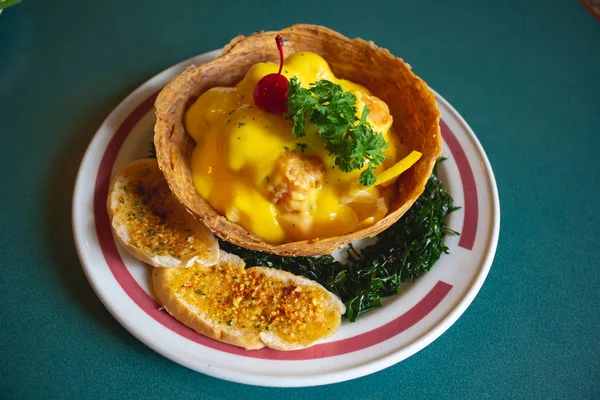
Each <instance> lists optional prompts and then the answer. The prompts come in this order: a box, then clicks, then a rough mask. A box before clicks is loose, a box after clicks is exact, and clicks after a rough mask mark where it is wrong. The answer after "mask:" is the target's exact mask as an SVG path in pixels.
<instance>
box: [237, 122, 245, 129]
mask: <svg viewBox="0 0 600 400" xmlns="http://www.w3.org/2000/svg"><path fill="white" fill-rule="evenodd" d="M244 125H246V123H245V122H241V121H240V122H238V128H241V127H242V126H244Z"/></svg>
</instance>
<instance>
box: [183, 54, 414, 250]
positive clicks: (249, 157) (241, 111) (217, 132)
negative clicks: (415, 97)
mask: <svg viewBox="0 0 600 400" xmlns="http://www.w3.org/2000/svg"><path fill="white" fill-rule="evenodd" d="M277 70H278V66H277V65H276V64H273V63H260V64H256V65H254V66H253V67H252V68H251V69H250V70H249V71H248V73H247V74H246V76H245V77H244V79H243V80H242V81H241V82H240V83H239V84H238V85H237V86H236V87H233V88H222V87H219V88H213V89H210V90H208V91H207V92H205V93H204V94H202V95H201V96H200V97H199V98H198V100H197V101H196V102H195V103H194V104H193V105H192V106H191V107H190V108H189V110H188V111H187V113H186V116H185V123H186V128H187V130H188V132H189V134H190V135H191V136H192V138H194V140H195V141H196V146H195V148H194V150H193V152H192V157H191V170H192V179H193V183H194V186H195V187H196V190H197V191H198V193H199V194H200V195H201V196H202V197H203V198H204V199H206V200H207V201H208V203H209V204H210V205H211V206H212V207H213V208H214V209H215V210H217V211H218V212H219V213H221V214H222V215H225V216H226V217H227V218H228V219H229V220H230V221H232V222H236V223H238V224H240V225H241V226H242V227H244V228H245V229H246V230H248V231H250V232H252V233H254V234H255V235H257V236H259V237H260V238H262V239H264V240H266V241H268V242H271V243H283V242H290V241H295V240H303V239H313V238H319V237H321V238H324V237H331V236H336V235H342V234H345V233H349V232H352V231H354V230H356V229H359V228H363V227H365V226H368V225H371V224H373V223H375V222H377V221H378V220H380V219H381V218H382V217H383V216H384V215H385V213H386V212H387V203H388V200H387V199H389V197H390V196H389V194H386V193H384V192H385V191H386V190H388V189H385V188H384V185H382V186H381V187H377V186H373V187H369V188H364V187H359V188H357V185H356V182H357V180H358V177H359V175H360V173H361V171H360V170H355V171H352V172H350V173H345V172H342V171H340V170H339V169H338V168H335V167H334V157H333V156H332V155H330V154H329V152H328V151H327V150H326V149H325V147H324V145H323V141H322V140H321V139H320V138H319V137H318V134H317V132H316V127H315V126H313V125H311V124H310V123H309V124H308V125H307V132H306V133H307V134H306V136H305V137H302V138H299V139H298V138H296V137H295V135H294V134H293V133H292V128H291V122H290V121H288V120H286V119H285V118H283V117H282V116H281V115H275V114H270V113H267V112H265V111H263V110H261V109H259V108H258V107H256V105H255V104H254V100H253V94H254V88H255V86H256V84H257V83H258V81H259V80H260V79H261V78H262V77H264V76H265V75H268V74H271V73H277ZM282 73H283V74H284V75H285V76H286V77H287V78H288V79H291V78H292V77H294V76H295V77H297V78H298V79H299V80H300V82H301V84H302V86H303V87H309V84H310V83H311V82H315V81H318V80H321V79H326V80H329V81H332V82H334V83H337V84H339V85H341V86H342V87H343V88H344V89H345V90H346V91H351V92H352V93H353V94H355V95H356V97H357V114H358V115H359V116H360V113H361V112H362V109H363V108H364V106H365V105H367V106H368V107H369V110H370V111H371V113H370V115H369V118H368V119H369V122H370V123H371V125H372V126H373V129H374V130H375V131H376V132H382V134H383V136H384V138H385V140H386V141H387V142H388V149H387V150H386V160H385V161H384V163H383V164H382V165H381V166H380V167H379V168H378V169H377V170H376V173H377V174H378V175H379V174H380V173H382V172H383V171H385V170H386V169H388V168H390V167H392V166H394V165H395V164H396V163H397V162H398V161H399V160H401V159H402V158H403V157H404V156H405V155H406V154H407V151H406V149H404V147H403V146H402V144H401V143H400V142H399V141H398V139H397V136H396V135H395V134H393V132H392V129H393V128H392V117H391V115H390V113H389V110H388V108H387V105H386V104H385V103H384V102H382V101H381V100H379V99H377V98H376V97H374V96H371V93H370V92H369V90H368V89H367V88H365V87H363V86H361V85H358V84H355V83H352V82H350V81H347V80H344V79H338V78H337V77H335V76H334V75H333V73H332V72H331V70H330V68H329V65H328V64H327V62H326V61H325V60H324V59H323V58H322V57H320V56H318V55H316V54H314V53H309V52H301V53H295V54H292V55H290V56H289V57H288V58H287V59H286V60H285V63H284V66H283V72H282ZM297 143H302V144H305V145H306V147H305V149H304V151H301V150H302V149H301V148H300V147H298V146H297ZM286 151H294V152H296V153H297V154H298V155H300V156H301V157H305V156H306V157H318V159H320V160H322V164H323V165H324V169H323V171H324V173H323V174H324V175H323V182H322V183H321V186H320V187H319V188H318V192H317V195H316V203H315V204H314V206H312V207H310V210H309V211H306V212H303V213H298V212H290V211H289V209H287V210H286V209H283V208H282V207H281V206H280V205H279V204H276V203H275V202H273V199H272V198H271V197H270V195H269V193H270V192H269V191H270V190H272V188H271V187H270V178H271V176H272V174H273V173H274V170H275V167H276V163H277V162H278V160H279V159H280V158H281V156H282V155H283V154H284V153H285V152H286ZM415 161H416V160H415ZM415 161H412V162H411V163H410V165H412V163H414V162H415ZM410 165H408V166H407V163H404V164H402V166H403V168H402V170H405V169H406V168H408V167H410ZM397 169H398V170H400V169H399V168H397ZM386 172H388V171H386ZM392 175H394V174H393V173H392V172H388V173H387V179H386V180H387V181H390V179H392V178H393V177H394V176H392ZM395 176H397V174H395ZM357 192H361V193H360V196H362V197H361V198H362V199H363V200H361V201H359V202H356V201H353V200H352V197H353V196H354V195H355V194H356V193H357ZM365 194H368V196H365ZM349 196H350V199H349ZM292 197H293V195H292ZM365 198H367V199H369V198H370V199H372V201H371V202H370V203H369V201H366V202H365V201H364V199H365ZM381 199H384V200H385V201H383V202H382V201H381ZM356 204H360V206H356ZM369 207H370V208H369ZM382 207H383V208H385V210H383V211H384V212H382Z"/></svg>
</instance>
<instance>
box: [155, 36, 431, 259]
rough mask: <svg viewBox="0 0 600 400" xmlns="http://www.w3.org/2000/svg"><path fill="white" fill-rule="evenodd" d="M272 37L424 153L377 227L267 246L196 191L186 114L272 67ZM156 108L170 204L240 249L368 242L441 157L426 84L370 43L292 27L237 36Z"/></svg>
mask: <svg viewBox="0 0 600 400" xmlns="http://www.w3.org/2000/svg"><path fill="white" fill-rule="evenodd" d="M276 34H280V35H281V36H282V37H283V38H284V39H285V41H286V44H285V50H286V54H292V53H294V52H297V51H311V52H314V53H317V54H319V55H321V56H322V57H323V58H324V59H325V60H326V61H327V62H328V63H329V66H330V67H331V70H332V71H333V73H334V74H335V75H336V76H337V77H339V78H345V79H348V80H350V81H352V82H355V83H359V84H362V85H364V86H366V87H367V88H369V89H370V90H371V91H372V92H373V94H374V95H376V96H377V97H379V98H380V99H381V100H383V101H384V102H386V103H387V105H388V106H389V109H390V113H391V114H392V116H393V118H394V128H395V131H396V134H397V135H398V136H399V138H400V141H401V142H402V143H403V144H404V145H405V146H406V147H407V148H408V149H409V150H416V151H419V152H421V153H422V154H423V155H422V157H421V158H420V159H419V161H418V162H417V163H416V164H415V165H413V166H412V167H411V168H410V169H409V170H408V171H406V172H404V173H403V174H402V175H400V177H399V178H398V180H397V182H396V187H397V188H398V192H397V195H396V196H395V198H394V199H393V200H392V202H391V204H390V210H389V212H388V214H387V215H386V216H385V217H384V218H383V219H381V220H380V221H379V222H377V223H375V224H373V225H371V226H369V227H366V228H364V229H361V230H358V231H356V232H352V233H348V234H345V235H341V236H336V237H326V238H318V239H312V240H304V241H298V242H291V243H283V244H271V243H267V242H266V241H264V240H263V239H261V238H259V237H257V236H256V235H254V234H253V233H251V232H249V231H247V230H246V229H244V228H242V227H241V226H240V225H238V224H236V223H233V222H231V221H229V220H228V219H227V218H225V216H223V215H220V214H219V213H218V212H217V211H215V210H214V209H213V208H212V207H211V206H210V205H209V204H208V202H206V201H205V200H204V199H203V198H202V197H201V196H200V195H199V194H198V193H197V191H196V189H195V187H194V185H193V183H192V177H191V171H190V163H189V160H190V154H191V152H192V149H193V148H194V145H195V143H194V140H193V139H192V138H191V137H190V136H189V135H188V133H187V132H186V130H185V123H184V117H185V112H186V111H187V109H188V108H189V107H190V106H191V105H192V104H193V103H194V101H195V100H196V99H197V98H198V96H200V95H201V94H202V93H203V92H205V91H206V90H208V89H210V88H213V87H217V86H230V87H231V86H235V85H236V84H237V83H238V82H239V81H240V80H241V79H242V78H243V77H244V76H245V74H246V72H247V71H248V70H249V69H250V67H252V66H253V65H254V64H256V63H259V62H264V61H273V62H277V61H278V52H277V49H276V47H275V46H274V45H273V38H274V37H275V35H276ZM155 106H156V117H157V122H156V126H155V136H154V144H155V146H156V153H157V158H158V163H159V167H160V169H161V170H162V172H163V174H164V176H165V178H166V180H167V182H168V183H169V186H170V188H171V190H172V191H173V194H174V195H175V196H176V198H177V199H179V201H180V202H181V203H182V204H183V205H184V206H185V207H186V208H187V209H188V210H189V212H190V213H191V214H192V215H194V216H195V217H196V218H197V219H199V220H201V221H202V222H204V224H205V225H206V226H207V227H208V228H209V229H210V230H211V231H212V232H213V233H214V234H216V235H217V236H219V237H221V238H222V239H224V240H227V241H228V242H231V243H233V244H236V245H239V246H242V247H245V248H247V249H252V250H260V251H264V252H267V253H274V254H279V255H288V256H299V255H304V256H314V255H323V254H329V253H331V252H332V251H334V250H335V249H337V248H339V247H340V246H342V245H344V244H346V243H350V242H353V241H355V240H358V239H364V238H366V237H372V236H375V235H376V234H378V233H379V232H381V231H383V230H385V229H387V228H388V227H389V226H390V225H392V224H393V223H394V222H396V221H397V220H398V219H399V218H400V217H401V216H402V215H404V213H405V212H406V211H407V210H408V209H409V208H410V207H411V206H412V205H413V203H414V202H415V200H416V199H417V198H418V197H419V196H420V195H421V194H422V193H423V190H424V189H425V184H426V183H427V180H428V179H429V177H430V175H431V173H432V170H433V167H434V165H435V162H436V160H437V158H438V157H439V156H440V155H441V151H442V142H441V135H440V127H439V116H440V114H439V111H438V109H437V107H436V104H435V98H434V96H433V94H432V93H431V91H430V90H429V89H428V87H427V85H426V84H425V82H423V81H422V80H421V79H419V78H418V77H417V76H415V74H413V73H412V71H411V69H410V66H409V65H408V64H406V63H404V62H403V61H402V60H401V59H399V58H396V57H394V56H393V55H392V54H390V52H389V51H388V50H386V49H382V48H379V47H377V46H375V44H373V42H367V41H364V40H362V39H348V38H346V37H344V36H342V35H340V34H339V33H337V32H334V31H332V30H330V29H327V28H324V27H322V26H316V25H294V26H292V27H290V28H286V29H283V30H281V31H277V32H262V33H257V34H254V35H251V36H248V37H244V36H238V37H236V38H235V39H233V40H232V41H231V42H230V43H229V44H228V45H227V46H225V48H224V50H223V52H222V54H221V55H220V56H219V57H218V58H216V59H215V60H214V61H211V62H209V63H207V64H204V65H200V66H190V67H188V68H187V69H186V70H185V71H184V72H183V73H182V74H181V75H179V76H177V77H176V78H174V79H173V80H172V81H171V82H170V83H169V84H168V85H167V86H166V87H165V88H164V89H163V90H162V91H161V92H160V94H159V95H158V98H157V99H156V103H155ZM290 134H292V133H291V132H290Z"/></svg>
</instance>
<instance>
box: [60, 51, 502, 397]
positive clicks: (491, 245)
mask: <svg viewBox="0 0 600 400" xmlns="http://www.w3.org/2000/svg"><path fill="white" fill-rule="evenodd" d="M220 51H221V50H220V49H217V50H212V51H209V52H206V53H202V54H199V55H196V56H194V57H190V58H188V59H186V60H184V61H181V62H179V63H177V64H174V65H172V66H170V67H168V68H166V69H164V70H163V71H161V72H159V73H157V74H155V75H154V76H152V77H150V78H149V79H148V80H146V81H145V82H143V83H142V84H141V85H139V86H138V87H137V88H136V89H135V90H133V91H132V92H131V93H130V94H129V95H128V96H126V97H125V98H124V99H123V100H122V101H121V102H120V103H119V104H118V105H117V106H116V107H115V108H114V109H113V110H112V111H111V113H109V115H108V116H107V117H106V118H105V120H104V121H103V122H102V123H101V124H100V126H99V127H98V129H97V130H96V132H95V134H94V136H93V138H92V140H91V141H90V143H89V145H88V147H87V148H86V150H85V153H84V157H83V158H82V161H81V163H80V166H79V170H78V173H77V178H76V181H75V185H74V190H73V198H72V215H71V221H72V229H73V236H74V241H75V245H76V249H77V254H78V257H79V259H80V262H81V264H82V269H83V270H84V274H85V276H86V278H87V280H88V282H89V283H90V285H91V286H92V289H93V290H94V292H95V294H96V296H98V298H99V299H100V300H101V302H102V304H103V305H104V306H105V307H106V309H107V310H108V311H109V312H110V313H111V315H113V317H115V319H116V320H117V321H118V322H119V323H120V324H121V325H122V326H123V327H125V328H126V329H127V330H128V331H129V332H130V333H131V334H132V335H133V336H134V337H136V338H137V339H139V340H140V341H142V342H143V343H144V344H145V345H146V346H148V347H149V348H151V349H152V350H154V351H157V352H158V353H159V354H161V355H163V356H164V357H166V358H168V359H170V360H172V361H174V362H176V363H178V364H180V365H183V366H185V367H187V368H190V369H192V370H194V371H198V372H201V373H203V374H206V375H209V376H213V377H216V378H220V379H225V380H229V381H233V382H238V383H244V384H250V385H259V386H278V387H300V386H317V385H323V384H330V383H337V382H342V381H347V380H351V379H355V378H358V377H361V376H365V375H368V374H370V373H374V372H377V371H380V370H382V369H385V368H387V367H390V366H391V365H394V364H396V363H398V362H400V361H402V360H404V359H406V358H408V357H410V356H412V355H414V354H415V353H417V352H418V351H420V350H422V349H423V348H425V347H427V346H428V345H429V344H431V343H432V342H433V341H435V340H436V339H437V338H439V337H440V336H441V335H442V334H443V333H444V332H445V331H446V330H448V329H449V328H450V327H451V326H452V325H453V324H454V323H455V322H456V321H457V320H458V318H460V316H461V315H462V314H463V313H464V312H465V311H466V309H467V308H468V307H469V306H470V305H471V303H472V302H473V300H474V299H475V297H476V296H477V294H478V293H479V291H480V290H481V287H482V286H483V283H484V281H485V279H486V278H487V276H488V274H489V271H490V269H491V266H492V263H493V260H494V257H495V254H496V250H497V245H498V239H499V232H500V220H501V218H500V200H499V195H498V187H497V184H496V179H495V176H494V173H493V170H492V167H491V164H490V162H489V159H488V157H487V154H486V153H485V150H484V149H483V146H482V145H481V143H480V141H479V139H478V138H477V136H476V135H475V133H474V132H473V130H472V129H471V127H470V126H469V124H468V123H467V122H466V121H465V120H464V118H463V117H462V115H460V114H459V113H458V111H457V110H456V109H455V108H454V107H453V106H452V105H451V104H450V103H449V102H448V101H447V100H446V99H445V98H443V97H442V96H441V95H440V94H439V93H438V92H436V91H435V90H433V89H431V88H430V89H431V90H432V92H433V93H434V95H435V97H436V100H437V101H439V102H441V103H442V104H443V105H444V106H445V107H447V109H448V110H449V112H450V113H451V114H452V115H453V116H454V117H455V118H456V119H457V120H458V122H459V123H460V125H462V127H463V128H464V129H465V131H466V133H467V134H468V138H469V140H471V141H472V143H473V145H474V146H475V148H476V149H477V153H478V158H480V159H481V160H482V161H483V164H484V167H485V168H484V169H485V175H484V176H485V178H487V180H488V181H489V186H490V187H489V189H491V193H490V201H491V204H492V209H493V210H492V211H493V212H492V226H491V228H492V229H491V232H490V239H491V240H490V241H489V242H488V243H487V244H486V245H487V249H486V253H485V258H484V260H483V261H482V263H481V265H480V270H479V272H478V273H477V274H476V279H474V280H473V281H472V282H471V283H470V284H469V285H467V287H468V289H467V290H466V292H464V294H463V295H462V296H461V298H460V299H459V300H457V302H456V303H455V305H454V306H453V307H451V308H450V309H449V310H448V311H447V312H446V315H445V316H443V317H442V318H441V320H440V321H439V323H437V324H436V325H435V326H434V327H432V328H431V329H429V330H427V331H425V332H424V333H423V334H422V335H420V336H419V338H417V339H416V340H414V341H413V342H412V343H410V344H409V345H407V346H406V347H404V348H403V349H402V351H395V352H392V353H390V354H387V355H384V356H382V357H380V358H378V359H376V360H371V361H368V362H366V363H364V364H361V365H357V366H354V367H352V368H349V369H346V370H341V371H334V372H328V373H327V374H325V375H322V374H321V375H320V374H317V373H316V374H314V375H307V376H300V377H294V378H291V377H285V378H284V377H278V379H277V380H273V379H272V378H273V376H272V375H266V374H264V373H259V374H254V373H244V374H243V375H242V376H240V374H239V372H237V371H235V370H231V369H226V368H221V367H216V366H210V365H208V364H207V367H205V368H200V367H199V366H198V365H195V364H192V362H190V361H189V360H187V359H185V358H184V357H180V356H179V355H178V354H176V353H175V352H168V351H167V350H165V349H162V348H160V345H159V344H157V343H156V341H152V340H150V337H149V336H148V337H147V336H146V335H144V334H143V333H142V332H140V330H139V327H137V326H135V325H134V324H131V322H129V321H128V320H127V318H126V317H125V316H124V315H123V314H122V313H121V312H119V310H118V309H117V308H116V307H112V305H111V304H110V301H109V299H108V297H109V296H108V294H105V293H104V292H103V291H102V289H101V288H100V285H99V284H98V283H97V282H96V281H95V280H94V279H93V278H92V276H91V275H90V267H89V265H88V263H93V261H92V260H90V259H89V256H88V255H87V254H85V252H84V249H85V245H84V243H82V241H83V240H84V236H85V235H84V234H83V233H80V232H79V229H78V225H77V221H78V220H77V218H76V215H77V214H79V213H78V210H79V207H78V204H79V203H78V198H79V197H80V196H81V194H80V192H81V191H82V190H83V186H84V184H85V182H83V175H84V168H83V166H84V165H87V164H88V163H89V159H91V158H93V157H94V155H95V153H93V152H92V149H93V148H94V147H95V146H96V144H97V142H100V141H102V139H103V138H102V135H99V133H100V131H101V130H102V128H104V127H105V126H106V125H107V123H108V122H110V121H111V120H113V119H116V118H117V117H119V115H120V114H123V115H127V114H126V112H125V111H126V110H130V109H134V108H135V107H136V106H137V105H139V104H140V103H141V102H140V101H137V102H136V101H134V100H135V99H136V98H138V97H140V96H141V95H142V94H143V93H144V92H146V91H148V90H149V87H151V86H152V81H154V80H160V79H161V76H162V75H165V74H169V73H172V72H175V73H178V72H177V70H178V69H181V68H182V67H184V66H186V65H188V64H190V63H192V62H194V60H196V59H198V58H200V57H207V58H208V57H214V56H216V55H217V54H218V53H219V52H220ZM150 89H152V88H150ZM150 91H152V90H150ZM142 101H143V100H142ZM132 103H133V104H132ZM120 121H121V122H122V120H121V119H120ZM105 140H108V141H109V140H110V138H108V139H105ZM94 224H95V222H94ZM136 328H137V329H136Z"/></svg>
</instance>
